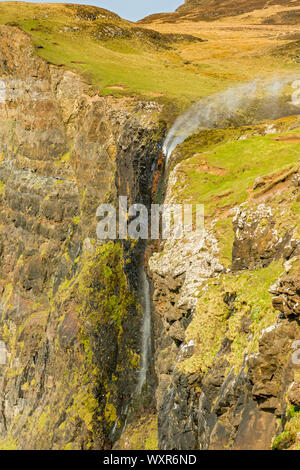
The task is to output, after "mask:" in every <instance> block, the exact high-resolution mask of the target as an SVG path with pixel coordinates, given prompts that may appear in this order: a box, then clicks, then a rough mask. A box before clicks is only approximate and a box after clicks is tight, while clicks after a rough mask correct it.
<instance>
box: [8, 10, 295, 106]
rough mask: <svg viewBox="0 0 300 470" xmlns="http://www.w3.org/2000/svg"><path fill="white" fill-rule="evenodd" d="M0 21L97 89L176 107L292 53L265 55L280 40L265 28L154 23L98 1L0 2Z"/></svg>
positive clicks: (287, 64) (276, 65)
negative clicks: (245, 31) (131, 18)
mask: <svg viewBox="0 0 300 470" xmlns="http://www.w3.org/2000/svg"><path fill="white" fill-rule="evenodd" d="M0 24H11V25H15V26H18V27H20V28H22V29H23V30H24V31H26V32H28V33H29V34H30V35H31V37H32V41H33V43H34V45H35V47H36V53H37V54H38V55H40V56H41V57H43V58H45V59H46V60H47V61H49V62H51V63H53V64H58V65H64V66H66V67H67V68H69V69H71V70H73V71H76V72H79V73H80V74H82V75H83V76H84V77H86V79H87V80H88V81H89V82H91V83H92V84H93V85H94V87H95V89H96V90H98V91H100V92H101V94H126V95H128V94H134V95H143V96H146V97H149V98H151V99H156V100H163V101H165V100H170V101H172V102H176V103H177V105H179V107H180V108H181V107H185V106H187V105H189V104H190V103H191V102H193V101H195V100H197V99H199V98H200V97H203V96H206V95H209V94H212V93H214V92H216V91H220V90H222V89H225V88H227V87H229V86H231V85H233V84H236V83H238V82H242V81H245V80H249V79H252V78H254V77H256V76H257V75H258V74H261V72H262V70H263V71H264V74H272V73H274V71H275V70H276V73H277V72H278V71H282V70H286V69H287V68H288V69H289V68H290V69H294V68H295V67H296V65H295V64H294V62H293V58H292V57H291V58H289V59H288V60H286V58H285V57H283V56H282V55H280V54H279V55H276V56H272V55H271V50H272V48H273V47H275V46H278V45H279V44H280V45H282V41H281V42H280V43H279V40H278V39H274V38H272V39H271V38H269V37H265V33H264V32H261V33H259V38H257V35H256V34H252V35H251V36H250V37H249V35H247V37H245V39H244V40H243V39H241V38H240V36H241V34H240V32H234V31H231V30H225V29H224V28H223V29H220V28H219V29H218V28H214V30H213V31H210V32H209V33H208V31H207V30H205V28H203V26H202V25H201V24H198V23H196V24H194V23H191V25H189V24H185V23H184V24H180V25H179V24H177V25H173V28H169V27H168V25H165V26H166V27H165V30H160V31H154V30H153V29H152V26H151V25H145V26H146V27H144V25H136V24H134V23H130V22H128V21H125V20H122V19H121V18H120V17H118V16H117V15H115V14H113V13H111V12H109V11H107V10H103V9H100V8H96V7H89V6H82V5H70V4H66V5H62V4H42V5H41V4H32V3H24V2H1V3H0ZM153 27H155V28H156V25H153ZM156 29H157V28H156ZM202 36H204V39H205V40H206V42H202V41H201V40H200V38H202ZM238 36H239V40H237V39H238Z"/></svg>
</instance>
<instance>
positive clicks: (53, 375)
mask: <svg viewBox="0 0 300 470" xmlns="http://www.w3.org/2000/svg"><path fill="white" fill-rule="evenodd" d="M0 77H1V80H3V81H4V82H5V84H6V100H5V103H4V104H1V105H0V113H1V119H0V141H1V165H0V179H1V230H0V238H1V266H0V271H1V274H0V277H1V320H0V332H1V333H0V335H1V340H3V341H4V342H5V346H6V354H7V361H6V364H5V365H1V366H0V368H1V369H0V374H1V382H0V396H1V400H0V403H1V405H0V415H1V420H0V435H1V439H2V441H1V442H2V444H1V447H6V446H8V447H17V448H22V449H28V448H33V449H36V448H39V449H49V448H51V449H62V448H72V449H80V448H82V449H87V448H105V447H106V446H110V445H111V444H110V437H111V431H112V428H113V426H114V424H115V423H116V422H117V418H119V422H118V424H117V429H116V435H118V432H119V429H120V427H121V425H122V423H123V422H124V419H125V417H124V416H123V415H122V410H123V408H124V403H125V404H126V403H127V402H128V401H129V400H130V397H131V394H132V393H133V391H134V389H135V387H136V376H137V372H138V369H139V362H140V357H139V353H140V347H141V344H140V334H139V332H140V325H141V310H140V307H139V303H138V300H137V295H136V294H135V292H136V288H137V271H136V263H137V257H138V251H137V250H136V249H135V248H130V247H127V246H123V245H122V244H120V243H117V242H116V243H113V242H111V243H108V244H106V245H104V246H101V245H99V244H97V243H96V223H97V221H96V208H97V207H98V205H99V204H100V203H101V202H114V201H115V199H116V198H117V196H118V194H119V193H121V194H122V195H126V194H127V195H128V196H129V200H134V201H140V202H144V203H146V204H148V203H149V201H150V187H151V178H152V173H153V171H154V170H155V161H156V157H157V153H158V150H157V149H158V147H159V145H158V144H159V141H160V139H161V137H160V135H161V129H160V127H159V124H158V116H159V113H160V107H159V106H158V105H156V104H155V103H151V102H148V103H143V102H140V101H138V100H134V99H131V98H121V99H117V98H113V97H106V98H105V97H100V96H98V95H97V94H95V93H94V92H92V90H91V88H90V87H89V85H87V84H86V83H85V82H84V81H83V80H82V79H81V78H80V77H79V76H77V75H76V74H74V73H72V72H68V71H66V70H64V69H63V68H59V67H55V66H52V65H50V64H47V63H46V62H45V61H43V60H42V59H40V58H38V57H37V56H36V55H35V53H34V50H33V46H32V45H31V40H30V37H29V36H28V35H27V34H25V33H23V32H22V31H21V30H19V29H18V28H16V27H8V26H3V27H1V28H0ZM141 175H142V176H141Z"/></svg>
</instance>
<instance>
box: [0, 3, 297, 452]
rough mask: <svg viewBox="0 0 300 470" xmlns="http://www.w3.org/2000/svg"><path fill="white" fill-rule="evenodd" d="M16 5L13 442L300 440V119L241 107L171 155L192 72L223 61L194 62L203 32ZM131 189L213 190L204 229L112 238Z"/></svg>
mask: <svg viewBox="0 0 300 470" xmlns="http://www.w3.org/2000/svg"><path fill="white" fill-rule="evenodd" d="M186 3H190V2H186ZM198 3H200V2H198ZM201 3H202V2H201ZM188 6H189V5H186V7H188ZM21 7H22V9H24V11H25V10H26V11H27V16H26V20H24V18H25V16H24V18H23V16H22V15H24V14H25V13H24V11H23V10H22V12H21V13H20V15H19V16H18V18H17V20H18V21H15V22H13V21H5V22H7V23H9V24H6V25H3V26H0V80H1V84H3V83H4V84H5V99H3V95H2V94H1V93H0V98H1V103H0V115H1V119H0V202H1V204H0V219H1V220H0V295H1V299H0V302H1V307H0V448H1V449H110V448H115V449H156V448H159V449H271V448H274V449H299V445H300V441H299V433H300V395H299V394H300V375H299V370H300V357H299V356H300V353H299V349H300V346H299V344H300V343H299V341H300V325H299V314H300V310H299V301H300V287H299V283H300V277H299V256H300V239H299V236H300V232H299V222H300V220H299V218H300V193H299V189H300V170H299V145H300V120H299V117H298V116H289V117H283V118H281V119H277V120H275V117H274V119H272V120H269V121H264V122H256V123H254V124H253V125H252V124H251V125H243V121H242V122H239V117H237V119H236V121H235V123H234V126H233V125H231V127H229V128H225V129H210V130H206V131H202V132H200V133H198V134H195V135H193V136H190V137H189V138H188V139H186V140H185V142H183V143H182V144H181V145H179V146H178V147H177V148H176V149H175V151H174V152H173V154H172V155H171V156H170V160H169V162H168V165H166V164H165V160H164V155H163V154H162V152H161V149H162V142H163V140H164V137H165V135H166V132H167V128H168V126H170V124H171V121H173V120H174V115H175V114H178V112H179V108H180V106H182V102H179V101H178V96H179V95H181V94H182V90H183V89H184V88H180V87H179V85H180V86H182V87H183V85H182V84H185V88H187V87H186V83H191V84H192V83H194V82H195V81H196V78H197V80H198V78H199V77H200V78H199V83H200V85H199V89H200V88H201V87H202V85H201V83H205V85H206V88H205V90H204V91H203V90H202V91H201V92H203V93H205V94H208V93H212V90H213V91H216V89H218V87H219V86H220V81H222V86H223V87H224V86H225V85H227V84H228V82H227V81H226V83H225V84H224V83H223V82H224V77H225V75H226V74H227V71H226V67H225V69H222V71H223V72H224V73H223V72H222V73H221V72H220V71H219V73H220V75H219V76H218V74H217V73H214V72H212V71H208V72H207V71H206V70H205V72H203V70H202V69H201V67H200V66H199V64H198V63H197V61H198V59H197V60H195V61H194V62H193V63H191V62H189V61H188V62H187V61H186V60H183V58H184V56H181V54H183V53H187V51H190V52H189V53H191V54H192V55H193V54H196V52H195V51H197V54H202V47H204V46H203V44H202V41H201V40H199V38H198V39H195V37H194V36H186V35H183V36H181V35H179V36H178V35H171V36H170V35H168V36H166V37H165V36H163V35H162V34H160V33H159V34H158V33H157V34H155V33H154V32H150V33H149V32H148V30H146V29H145V30H144V31H143V30H142V29H141V28H136V27H134V26H133V25H132V24H129V23H128V22H123V20H121V19H120V18H118V17H116V15H111V14H110V13H109V12H106V11H104V10H98V9H95V8H91V7H87V8H85V7H68V6H63V7H57V6H56V7H55V9H54V7H53V10H51V11H50V13H49V16H50V19H49V17H48V14H47V15H46V14H45V12H44V11H42V10H41V7H40V6H34V7H32V8H34V17H33V18H31V16H32V15H31V13H30V12H29V13H28V11H29V10H28V9H27V7H25V6H24V5H23V4H22V5H21ZM21 7H20V8H21ZM7 8H8V7H7ZM12 8H13V7H12ZM56 8H57V9H59V14H58V13H57V11H58V10H56ZM7 11H8V10H7ZM66 11H67V13H70V17H71V20H68V15H67V14H66ZM181 11H185V10H184V8H182V9H181ZM53 12H54V13H53ZM6 14H7V13H6V10H5V12H4V13H3V12H2V11H1V9H0V19H1V22H3V21H2V18H3V17H5V18H6V16H5V15H6ZM52 14H53V15H54V14H55V15H58V16H55V17H54V16H53V17H52V16H51V15H52ZM61 14H64V15H65V16H64V17H63V18H64V19H63V20H61V19H60V18H61V17H60V16H59V15H61ZM30 15H31V16H30ZM35 15H37V17H36V16H35ZM38 15H40V16H38ZM21 17H22V18H21ZM57 18H58V19H57ZM68 21H69V22H68ZM61 23H62V24H61ZM65 28H67V29H65ZM78 28H79V30H78ZM222 28H223V26H222ZM24 30H25V31H27V32H25V31H24ZM28 31H30V34H29V33H28ZM103 31H104V32H103ZM146 31H147V32H146ZM222 31H223V30H222ZM251 31H252V29H251ZM100 33H101V34H100ZM95 34H96V36H95ZM99 34H100V36H101V37H100V39H99ZM272 34H273V33H272ZM77 35H78V36H77ZM141 35H142V37H143V38H144V39H145V38H146V39H147V40H146V39H145V40H143V45H141V42H140V36H141ZM54 37H55V38H57V39H56V40H55V42H54ZM95 37H96V39H95ZM70 38H71V39H70ZM91 38H94V39H93V40H92V39H91ZM165 39H166V41H164V40H165ZM94 40H95V41H96V42H93V41H94ZM56 41H57V42H56ZM73 41H75V43H76V44H77V45H78V48H79V49H78V50H77V49H76V51H75V52H74V46H73ZM76 41H77V42H76ZM99 41H100V42H99ZM101 41H102V42H101ZM103 41H105V47H104V45H103ZM116 41H119V42H116ZM278 41H279V40H278ZM174 44H175V45H174ZM180 44H181V46H180ZM272 44H273V42H272ZM87 46H89V47H90V48H91V50H92V53H91V54H88V53H87V52H86V51H87V50H88V49H86V47H87ZM80 47H82V48H83V49H80ZM205 47H206V46H205ZM207 47H209V46H207ZM263 47H265V45H264V46H263ZM143 48H144V49H143ZM180 48H182V49H180ZM200 48H201V49H200ZM261 50H265V49H261ZM78 51H79V52H78ZM99 51H101V53H99ZM183 51H185V52H183ZM199 51H200V52H199ZM214 53H215V51H214ZM272 53H273V50H272ZM83 54H84V55H83ZM243 54H244V52H243ZM135 56H137V57H138V61H139V64H138V65H137V63H136V61H135V60H133V59H132V57H135ZM149 57H150V58H152V59H153V57H155V61H152V62H151V64H150V66H149V67H148V69H149V70H145V65H144V64H145V63H147V64H148V62H149V60H150V59H149ZM274 57H275V58H276V59H275V58H274ZM278 57H279V58H278ZM116 58H117V59H118V60H117V61H116ZM271 58H272V64H273V65H272V67H274V63H276V64H277V62H276V60H278V63H280V64H281V67H282V68H284V67H286V63H285V62H284V63H282V62H281V61H282V59H281V56H276V55H275V54H274V56H272V57H271ZM152 59H151V60H152ZM193 60H194V59H193ZM245 60H246V62H247V66H248V62H249V61H250V59H249V57H248V56H247V57H246V59H245ZM251 60H253V63H255V64H257V62H256V61H257V60H258V59H257V57H256V56H255V57H254V58H253V57H252V56H251ZM264 60H266V59H264ZM62 61H63V62H62ZM145 61H146V62H145ZM116 62H118V63H116ZM119 62H120V63H121V67H119ZM154 62H155V64H154ZM124 63H126V64H128V70H129V71H130V73H129V74H128V75H127V74H126V73H125V72H124V67H123V65H122V64H124ZM157 64H158V65H159V68H156V67H157ZM174 64H175V65H174ZM226 64H228V62H226ZM259 64H261V62H259ZM288 65H289V67H290V69H292V67H296V65H297V64H296V65H295V64H294V62H293V63H292V62H291V61H290V62H289V63H288ZM141 68H142V72H141ZM220 70H221V69H220ZM99 71H100V72H99ZM149 71H150V72H149ZM79 72H81V73H79ZM148 72H149V73H148ZM225 72H226V74H225ZM147 73H148V75H147ZM251 73H252V74H255V73H256V69H255V67H254V69H253V71H252V70H251ZM120 74H121V75H120ZM222 74H223V75H222ZM129 75H130V76H129ZM153 76H154V82H155V84H154V83H153V81H151V80H153ZM203 76H204V78H203ZM216 76H217V78H216ZM247 76H248V75H247ZM116 77H118V78H119V77H122V78H120V81H122V83H120V82H119V81H118V82H116ZM145 77H146V78H145ZM174 77H175V78H174ZM201 80H203V81H202V82H201ZM226 80H230V83H231V81H236V80H237V79H236V76H235V75H234V76H233V75H232V74H231V75H230V77H229V78H228V76H227V75H226ZM100 85H101V86H100ZM175 85H176V86H175ZM191 86H192V85H191ZM153 87H155V88H154V91H153ZM99 88H101V91H99ZM175 88H176V92H175V91H174V89H175ZM165 90H167V92H166V91H165ZM0 91H1V89H0ZM164 93H166V95H164ZM198 94H199V90H198V89H196V88H195V89H194V90H193V92H192V94H191V95H189V94H188V93H187V94H186V95H185V99H186V100H189V101H191V100H192V99H194V97H195V96H198ZM174 102H175V104H174ZM275 114H276V113H275ZM119 195H122V196H124V195H127V196H128V198H129V203H131V202H139V203H140V202H142V203H144V204H145V205H146V206H148V207H149V205H150V204H151V202H163V201H164V202H166V203H193V204H196V203H204V205H205V231H204V234H203V236H199V234H189V235H187V236H186V237H185V238H182V239H180V240H175V241H174V240H166V241H163V240H161V241H156V242H153V241H149V242H148V243H147V244H146V243H145V244H144V243H141V242H139V243H136V242H135V241H134V242H133V241H131V240H127V241H124V242H121V241H111V242H108V243H102V242H100V241H99V240H97V237H96V225H97V217H96V209H97V207H98V206H99V205H100V204H101V203H114V204H116V203H117V198H118V196H119ZM141 268H143V269H144V270H145V271H146V272H147V274H148V278H149V281H150V293H151V297H152V306H151V309H152V332H151V334H152V341H151V343H152V352H153V356H152V357H151V358H150V361H149V367H148V373H147V381H146V383H145V384H144V386H143V389H142V393H141V394H140V393H137V385H138V376H139V371H140V367H141V364H142V360H141V359H142V358H141V352H142V349H143V348H142V334H141V331H142V330H141V327H142V320H143V313H144V312H143V301H142V300H143V299H142V298H141V283H142V279H141Z"/></svg>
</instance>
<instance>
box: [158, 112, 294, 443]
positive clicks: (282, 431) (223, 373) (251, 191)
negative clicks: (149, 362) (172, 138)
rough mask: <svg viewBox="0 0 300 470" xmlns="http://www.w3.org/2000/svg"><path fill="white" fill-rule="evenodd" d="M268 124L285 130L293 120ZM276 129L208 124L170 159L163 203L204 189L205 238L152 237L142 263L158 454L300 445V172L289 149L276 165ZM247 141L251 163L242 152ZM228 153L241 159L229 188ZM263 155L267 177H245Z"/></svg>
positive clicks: (187, 197)
mask: <svg viewBox="0 0 300 470" xmlns="http://www.w3.org/2000/svg"><path fill="white" fill-rule="evenodd" d="M273 125H274V132H276V133H277V132H278V133H279V134H280V132H283V131H284V135H286V132H287V131H289V130H292V129H294V132H296V129H297V128H298V127H299V119H298V118H289V119H287V120H282V121H277V122H274V123H273ZM284 135H283V137H282V138H280V137H276V139H275V138H274V137H272V135H269V134H268V127H267V126H266V127H265V126H258V127H255V126H254V127H253V128H240V129H238V128H237V129H235V130H234V131H233V130H232V129H228V130H227V131H226V130H224V131H208V132H206V133H202V134H201V133H200V134H199V136H194V137H192V138H190V139H188V140H187V141H186V142H185V143H184V144H182V145H181V146H179V147H178V148H177V150H176V151H175V152H174V155H173V157H172V159H173V160H172V163H170V166H171V169H170V172H169V175H168V183H167V194H166V201H168V202H172V203H180V202H183V201H187V200H189V202H190V201H191V202H193V201H196V200H197V199H198V198H199V197H200V196H199V191H202V193H201V194H202V196H201V197H204V198H205V195H206V191H207V189H206V188H211V189H210V191H209V199H208V201H207V204H206V206H205V210H206V219H205V220H206V227H205V234H204V237H203V238H202V237H200V236H199V235H192V236H188V237H185V238H184V239H182V240H177V241H173V242H171V243H170V242H165V243H162V245H161V250H160V252H159V253H157V254H154V255H153V256H152V258H151V259H150V268H151V272H152V277H153V282H154V296H153V302H154V306H155V311H156V315H157V316H156V319H157V320H156V325H157V331H156V371H157V374H158V388H157V407H158V431H159V446H160V448H162V449H212V450H213V449H271V447H272V446H273V448H280V449H282V448H299V430H300V426H299V416H300V415H299V404H300V396H299V370H300V365H299V360H298V359H297V358H298V357H299V344H300V343H299V339H300V325H299V294H300V292H299V280H300V278H299V254H300V251H299V249H300V241H299V200H300V196H299V188H300V186H299V178H300V176H299V162H298V158H299V156H298V151H297V147H294V149H293V152H295V153H294V157H292V158H291V159H290V160H289V162H290V166H289V167H288V168H287V167H285V166H284V167H283V168H282V169H281V163H280V158H279V155H280V152H281V149H280V146H279V147H277V148H276V146H274V143H275V142H278V143H279V141H280V140H282V142H287V141H288V138H285V137H284ZM297 135H298V134H297ZM291 139H292V137H291ZM251 142H252V143H254V142H255V146H256V157H257V158H258V160H257V162H256V163H255V162H254V161H252V162H250V160H244V159H243V156H244V155H245V154H246V153H247V152H248V150H247V148H249V147H251V145H252V144H251ZM258 142H260V144H258ZM295 142H296V145H297V142H299V140H298V137H297V138H296V139H295ZM279 145H280V143H279ZM228 150H229V151H230V154H227V151H228ZM290 150H291V148H290V149H288V147H287V146H286V147H285V148H284V149H283V150H282V151H283V152H288V151H290ZM260 152H261V153H260ZM226 154H227V155H228V156H227V159H228V158H230V157H229V155H231V157H232V158H233V164H234V165H236V164H237V162H236V161H235V162H234V159H238V161H239V162H245V161H247V169H246V167H244V169H243V168H241V167H239V169H237V170H236V171H237V173H236V175H235V177H236V178H237V180H236V181H235V182H234V181H232V184H231V186H230V190H229V191H228V190H227V191H224V187H223V185H224V183H225V182H226V174H227V175H228V171H229V169H228V167H227V169H226V165H227V164H228V160H226V158H225V155H226ZM274 155H276V156H277V160H276V162H275V161H274V157H273V156H274ZM270 157H271V158H272V159H273V164H272V167H271V172H270V174H269V175H266V176H265V177H264V178H255V170H254V168H255V167H256V166H257V165H258V166H259V165H260V164H262V163H263V164H264V165H265V164H267V161H268V158H270ZM293 159H294V163H293V162H292V160H293ZM259 161H260V163H258V162H259ZM226 162H227V163H226ZM252 165H254V166H253V170H254V174H253V173H252V170H250V168H251V166H252ZM242 166H243V164H242ZM232 171H233V170H232V169H231V173H230V175H231V176H233V173H232ZM248 171H250V173H252V176H250V179H248V176H249V175H250V173H248ZM256 171H260V170H259V168H257V167H256ZM247 174H248V176H247ZM244 178H246V180H247V183H246V186H247V188H248V189H247V192H246V193H243V194H242V193H240V195H239V196H238V193H239V187H238V186H239V184H241V182H242V181H243V179H244ZM251 180H252V184H251ZM212 181H213V182H214V184H213V186H211V182H212ZM215 185H216V186H215ZM225 186H227V184H226V183H225ZM232 198H233V199H232ZM234 200H235V203H233V201H234ZM238 200H239V204H237V205H236V202H238ZM242 201H243V202H242Z"/></svg>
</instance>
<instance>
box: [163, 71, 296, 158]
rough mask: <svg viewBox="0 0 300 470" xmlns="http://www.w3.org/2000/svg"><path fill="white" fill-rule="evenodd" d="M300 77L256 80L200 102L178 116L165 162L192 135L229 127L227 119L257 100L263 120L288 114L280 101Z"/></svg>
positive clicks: (164, 149)
mask: <svg viewBox="0 0 300 470" xmlns="http://www.w3.org/2000/svg"><path fill="white" fill-rule="evenodd" d="M297 79H299V75H297V76H294V75H293V76H289V77H285V78H275V79H273V80H269V81H263V80H259V79H257V80H254V81H252V82H249V83H245V84H242V85H238V86H236V87H232V88H229V89H228V90H225V91H222V92H220V93H216V94H214V95H211V96H209V97H206V98H203V99H202V100H200V101H198V102H197V103H195V104H194V105H192V106H191V107H190V108H188V109H187V111H185V112H184V113H183V114H182V115H181V116H179V117H178V118H177V120H176V121H175V123H174V124H173V126H172V127H171V129H170V131H169V133H168V135H167V137H166V139H165V142H164V145H163V152H164V154H165V155H166V163H168V160H169V158H170V156H171V154H172V152H173V151H174V149H175V147H177V145H179V144H181V143H182V142H183V141H184V140H185V139H187V138H188V137H189V136H191V135H193V134H196V133H198V132H200V131H201V130H205V129H216V128H224V127H228V121H230V120H231V119H234V118H235V117H238V115H239V112H246V111H247V109H250V107H251V105H253V104H255V103H256V104H258V105H259V109H260V113H261V115H262V116H263V119H270V118H272V117H274V115H276V117H278V118H279V117H282V116H284V115H286V114H285V113H284V111H283V113H282V116H280V100H281V99H283V100H284V92H286V88H287V87H288V86H290V87H292V84H293V82H294V81H295V80H297ZM287 96H288V97H289V99H290V102H288V100H286V102H285V104H286V105H287V104H289V105H290V108H291V114H292V113H293V112H292V110H293V106H294V111H295V114H298V113H299V107H298V109H297V107H296V106H295V103H294V105H293V103H292V102H291V93H290V94H289V95H287ZM252 111H253V110H252ZM243 118H244V122H243V124H244V125H246V124H251V123H252V122H253V119H254V118H255V116H253V114H252V115H251V114H249V122H247V116H243Z"/></svg>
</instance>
